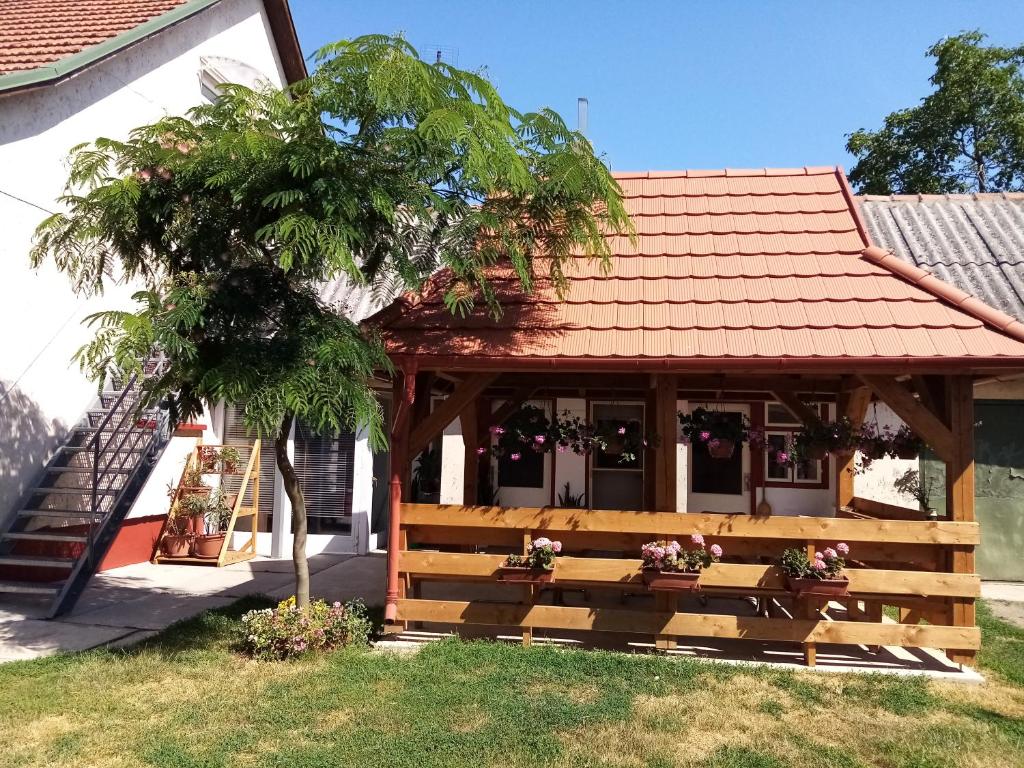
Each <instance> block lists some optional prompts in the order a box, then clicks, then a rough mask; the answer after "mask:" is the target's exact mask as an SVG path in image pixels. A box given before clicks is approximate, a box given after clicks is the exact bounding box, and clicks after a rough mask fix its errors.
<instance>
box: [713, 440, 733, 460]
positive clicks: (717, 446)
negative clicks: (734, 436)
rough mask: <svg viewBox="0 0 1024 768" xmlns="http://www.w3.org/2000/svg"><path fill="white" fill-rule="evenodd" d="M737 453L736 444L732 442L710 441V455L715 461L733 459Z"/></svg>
mask: <svg viewBox="0 0 1024 768" xmlns="http://www.w3.org/2000/svg"><path fill="white" fill-rule="evenodd" d="M735 451H736V443H735V442H733V441H732V440H722V439H721V438H718V439H714V438H713V439H711V440H709V441H708V454H710V456H711V458H713V459H731V458H732V455H733V453H735Z"/></svg>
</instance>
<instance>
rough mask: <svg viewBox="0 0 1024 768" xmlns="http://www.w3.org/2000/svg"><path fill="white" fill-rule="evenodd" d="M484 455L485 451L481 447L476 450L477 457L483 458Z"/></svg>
mask: <svg viewBox="0 0 1024 768" xmlns="http://www.w3.org/2000/svg"><path fill="white" fill-rule="evenodd" d="M485 453H487V449H486V448H484V447H483V446H482V445H481V446H480V447H479V448H477V449H476V455H477V456H483V455H484V454H485Z"/></svg>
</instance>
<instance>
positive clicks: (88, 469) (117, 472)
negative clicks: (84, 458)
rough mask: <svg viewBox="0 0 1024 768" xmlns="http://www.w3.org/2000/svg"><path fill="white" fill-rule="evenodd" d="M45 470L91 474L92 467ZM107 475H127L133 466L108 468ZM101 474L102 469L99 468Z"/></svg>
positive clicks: (48, 469)
mask: <svg viewBox="0 0 1024 768" xmlns="http://www.w3.org/2000/svg"><path fill="white" fill-rule="evenodd" d="M46 471H47V472H67V473H69V474H85V473H89V474H92V467H73V466H66V467H47V468H46ZM105 471H106V473H107V474H108V475H129V474H131V473H132V472H134V471H135V467H126V468H124V469H108V470H105ZM101 474H102V470H101Z"/></svg>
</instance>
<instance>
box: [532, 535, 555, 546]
mask: <svg viewBox="0 0 1024 768" xmlns="http://www.w3.org/2000/svg"><path fill="white" fill-rule="evenodd" d="M550 543H551V539H549V538H548V537H547V536H541V537H540V538H537V539H534V540H533V545H532V546H533V548H534V549H541V548H542V547H546V546H548V545H549V544H550Z"/></svg>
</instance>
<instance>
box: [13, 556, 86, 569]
mask: <svg viewBox="0 0 1024 768" xmlns="http://www.w3.org/2000/svg"><path fill="white" fill-rule="evenodd" d="M0 565H21V566H24V567H26V568H73V567H74V566H75V560H74V558H71V557H35V556H34V555H0Z"/></svg>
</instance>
